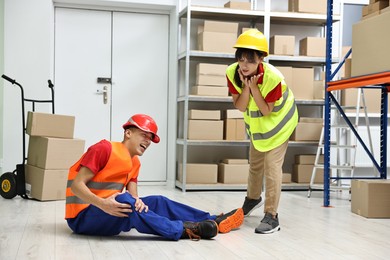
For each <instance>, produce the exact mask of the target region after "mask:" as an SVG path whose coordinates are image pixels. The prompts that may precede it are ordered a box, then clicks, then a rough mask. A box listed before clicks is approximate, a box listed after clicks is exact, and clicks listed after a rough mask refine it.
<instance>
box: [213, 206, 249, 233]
mask: <svg viewBox="0 0 390 260" xmlns="http://www.w3.org/2000/svg"><path fill="white" fill-rule="evenodd" d="M215 222H217V224H218V229H219V232H221V233H228V232H230V230H232V229H236V228H239V227H240V226H241V225H242V223H243V222H244V212H243V210H242V208H238V209H233V210H232V211H230V212H229V213H226V214H221V215H219V216H218V217H217V218H216V219H215Z"/></svg>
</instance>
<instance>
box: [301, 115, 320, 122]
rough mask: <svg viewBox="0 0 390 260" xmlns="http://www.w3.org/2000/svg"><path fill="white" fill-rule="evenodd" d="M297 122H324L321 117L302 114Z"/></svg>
mask: <svg viewBox="0 0 390 260" xmlns="http://www.w3.org/2000/svg"><path fill="white" fill-rule="evenodd" d="M299 122H302V123H318V124H323V123H324V119H323V118H321V117H303V116H301V117H300V118H299Z"/></svg>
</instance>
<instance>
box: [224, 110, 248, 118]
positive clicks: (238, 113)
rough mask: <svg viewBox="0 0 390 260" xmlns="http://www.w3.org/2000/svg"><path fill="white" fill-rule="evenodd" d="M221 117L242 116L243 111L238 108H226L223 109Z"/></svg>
mask: <svg viewBox="0 0 390 260" xmlns="http://www.w3.org/2000/svg"><path fill="white" fill-rule="evenodd" d="M223 118H224V119H226V118H244V113H243V112H241V111H240V110H238V109H226V110H224V113H223Z"/></svg>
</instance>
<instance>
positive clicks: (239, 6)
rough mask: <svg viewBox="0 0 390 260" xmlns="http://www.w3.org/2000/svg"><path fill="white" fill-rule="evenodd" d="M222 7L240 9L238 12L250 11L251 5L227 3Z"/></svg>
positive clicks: (248, 3)
mask: <svg viewBox="0 0 390 260" xmlns="http://www.w3.org/2000/svg"><path fill="white" fill-rule="evenodd" d="M224 7H225V8H232V9H240V10H251V3H250V2H234V1H229V2H227V3H226V4H224Z"/></svg>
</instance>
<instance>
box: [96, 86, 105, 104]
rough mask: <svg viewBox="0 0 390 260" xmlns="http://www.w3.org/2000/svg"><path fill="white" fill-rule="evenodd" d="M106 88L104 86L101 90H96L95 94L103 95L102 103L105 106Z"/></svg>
mask: <svg viewBox="0 0 390 260" xmlns="http://www.w3.org/2000/svg"><path fill="white" fill-rule="evenodd" d="M107 89H108V88H107V86H104V87H103V89H97V90H96V94H98V95H103V103H104V104H107V100H108V90H107Z"/></svg>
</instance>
